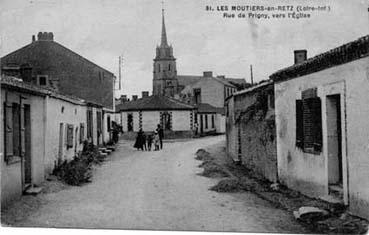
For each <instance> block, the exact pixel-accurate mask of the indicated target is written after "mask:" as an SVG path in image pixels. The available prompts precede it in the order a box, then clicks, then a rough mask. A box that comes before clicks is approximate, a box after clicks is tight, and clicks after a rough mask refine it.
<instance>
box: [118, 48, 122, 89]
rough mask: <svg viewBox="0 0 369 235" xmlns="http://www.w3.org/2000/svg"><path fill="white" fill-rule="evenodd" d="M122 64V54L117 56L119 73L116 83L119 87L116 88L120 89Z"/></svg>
mask: <svg viewBox="0 0 369 235" xmlns="http://www.w3.org/2000/svg"><path fill="white" fill-rule="evenodd" d="M122 66H123V55H120V56H119V74H118V76H119V77H118V83H119V86H118V87H119V88H118V90H121V89H122Z"/></svg>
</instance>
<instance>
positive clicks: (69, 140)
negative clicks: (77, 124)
mask: <svg viewBox="0 0 369 235" xmlns="http://www.w3.org/2000/svg"><path fill="white" fill-rule="evenodd" d="M73 129H74V128H73V125H72V124H68V125H67V148H73Z"/></svg>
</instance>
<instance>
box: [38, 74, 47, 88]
mask: <svg viewBox="0 0 369 235" xmlns="http://www.w3.org/2000/svg"><path fill="white" fill-rule="evenodd" d="M37 80H38V85H39V86H46V85H47V75H37Z"/></svg>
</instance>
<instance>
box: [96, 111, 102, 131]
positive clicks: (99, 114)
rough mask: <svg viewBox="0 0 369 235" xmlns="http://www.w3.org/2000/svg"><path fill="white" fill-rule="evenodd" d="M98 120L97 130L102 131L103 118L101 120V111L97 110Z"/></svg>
mask: <svg viewBox="0 0 369 235" xmlns="http://www.w3.org/2000/svg"><path fill="white" fill-rule="evenodd" d="M96 119H97V120H96V121H97V123H96V125H97V132H98V133H101V130H102V128H101V122H102V120H101V112H96Z"/></svg>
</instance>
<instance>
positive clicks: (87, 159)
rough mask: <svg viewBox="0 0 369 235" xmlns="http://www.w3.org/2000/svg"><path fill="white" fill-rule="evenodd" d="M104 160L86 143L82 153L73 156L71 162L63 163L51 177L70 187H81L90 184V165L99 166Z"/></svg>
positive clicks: (91, 145)
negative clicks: (55, 177)
mask: <svg viewBox="0 0 369 235" xmlns="http://www.w3.org/2000/svg"><path fill="white" fill-rule="evenodd" d="M104 160H105V156H102V155H101V154H100V153H99V151H98V148H97V147H96V146H94V145H93V144H91V143H88V142H87V141H86V142H85V143H84V146H83V150H82V153H80V154H79V155H77V156H75V157H74V158H73V160H72V161H69V162H68V161H64V162H63V163H62V164H59V165H58V166H57V167H55V168H54V170H53V175H55V176H57V177H58V178H59V179H61V180H63V181H64V182H65V183H67V184H70V185H82V184H84V183H88V182H91V177H92V173H91V170H92V165H93V164H101V162H103V161H104Z"/></svg>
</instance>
